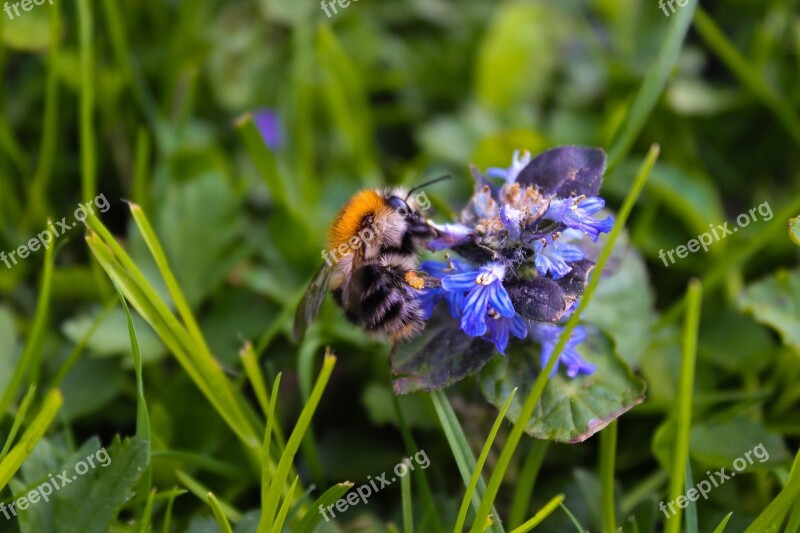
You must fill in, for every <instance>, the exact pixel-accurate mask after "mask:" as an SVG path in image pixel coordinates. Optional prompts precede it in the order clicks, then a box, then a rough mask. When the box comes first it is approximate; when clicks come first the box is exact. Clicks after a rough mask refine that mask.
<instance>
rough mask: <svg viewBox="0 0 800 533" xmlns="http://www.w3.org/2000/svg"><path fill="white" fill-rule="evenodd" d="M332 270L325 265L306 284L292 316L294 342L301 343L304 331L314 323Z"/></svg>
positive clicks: (326, 290)
mask: <svg viewBox="0 0 800 533" xmlns="http://www.w3.org/2000/svg"><path fill="white" fill-rule="evenodd" d="M332 270H333V269H332V268H331V266H330V265H328V264H327V263H323V265H322V266H321V267H320V268H319V269H318V270H317V272H316V274H314V277H313V278H312V279H311V283H309V284H308V288H307V289H306V292H305V294H303V298H302V299H301V300H300V304H299V305H298V306H297V312H296V313H295V315H294V328H293V334H294V338H295V340H296V341H301V340H302V339H303V336H304V335H305V333H306V330H307V329H308V327H309V326H310V325H311V323H312V322H314V319H316V318H317V315H318V314H319V309H320V307H322V301H323V300H324V299H325V293H327V292H328V279H329V278H330V276H331V271H332Z"/></svg>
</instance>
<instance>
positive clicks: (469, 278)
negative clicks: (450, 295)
mask: <svg viewBox="0 0 800 533" xmlns="http://www.w3.org/2000/svg"><path fill="white" fill-rule="evenodd" d="M476 277H477V273H476V272H475V271H472V272H464V273H462V274H450V275H448V276H445V277H443V278H442V288H444V290H446V291H469V290H472V289H474V288H475V285H477V283H476V282H475V278H476Z"/></svg>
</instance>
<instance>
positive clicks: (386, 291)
mask: <svg viewBox="0 0 800 533" xmlns="http://www.w3.org/2000/svg"><path fill="white" fill-rule="evenodd" d="M415 266H416V258H415V256H414V255H411V254H407V255H406V254H397V253H394V254H386V255H383V256H381V257H380V258H379V259H378V260H376V261H374V262H367V263H364V264H362V265H360V266H359V267H358V268H356V269H355V270H354V271H353V272H351V275H350V279H349V280H348V283H346V284H345V285H344V286H342V287H341V288H340V289H338V290H336V291H334V293H333V296H334V298H335V300H336V302H337V303H338V304H339V305H340V306H341V307H342V308H343V309H344V311H345V314H346V316H347V318H348V320H350V321H351V322H353V323H354V324H355V325H357V326H359V327H361V328H364V329H365V330H366V331H368V332H370V333H373V334H375V335H378V336H386V337H389V338H390V339H392V340H400V339H403V338H407V337H411V336H413V335H415V334H417V333H419V332H420V331H422V329H423V328H424V320H423V316H422V310H421V309H420V305H419V300H418V299H417V295H418V293H417V290H416V289H414V288H413V287H411V286H410V285H409V284H408V282H407V281H406V274H407V273H408V272H411V271H413V270H414V268H415Z"/></svg>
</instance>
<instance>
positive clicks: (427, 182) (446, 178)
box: [405, 174, 453, 200]
mask: <svg viewBox="0 0 800 533" xmlns="http://www.w3.org/2000/svg"><path fill="white" fill-rule="evenodd" d="M452 177H453V176H451V175H450V174H447V175H445V176H440V177H438V178H435V179H432V180H430V181H426V182H425V183H423V184H421V185H417V186H416V187H414V188H413V189H411V190H410V191H408V194H407V195H406V198H405V199H406V200H408V197H409V196H411V193H413V192H414V191H418V190H420V189H421V188H423V187H427V186H428V185H433V184H434V183H439V182H440V181H444V180H449V179H450V178H452Z"/></svg>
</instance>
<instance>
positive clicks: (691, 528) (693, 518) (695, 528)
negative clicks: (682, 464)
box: [683, 461, 700, 533]
mask: <svg viewBox="0 0 800 533" xmlns="http://www.w3.org/2000/svg"><path fill="white" fill-rule="evenodd" d="M692 488H694V479H693V476H692V462H691V461H686V479H685V481H684V482H683V491H684V494H688V492H689V490H690V489H692ZM686 533H700V526H699V525H698V522H697V502H695V501H692V500H691V499H690V500H689V503H688V504H687V505H686Z"/></svg>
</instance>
